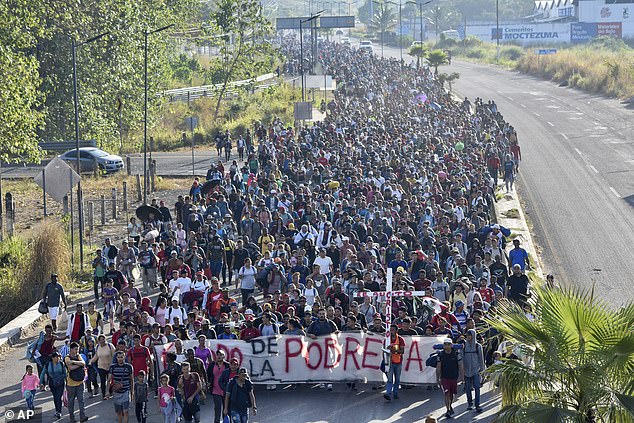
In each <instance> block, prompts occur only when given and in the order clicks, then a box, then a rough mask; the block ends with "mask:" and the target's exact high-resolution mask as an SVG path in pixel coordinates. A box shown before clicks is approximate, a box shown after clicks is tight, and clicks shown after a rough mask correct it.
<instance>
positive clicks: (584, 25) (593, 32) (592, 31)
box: [570, 22, 597, 43]
mask: <svg viewBox="0 0 634 423" xmlns="http://www.w3.org/2000/svg"><path fill="white" fill-rule="evenodd" d="M596 36H597V24H595V23H589V22H576V23H571V24H570V41H571V42H573V43H585V42H587V41H590V40H591V39H593V38H594V37H596Z"/></svg>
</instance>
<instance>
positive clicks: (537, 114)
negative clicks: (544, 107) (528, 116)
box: [533, 112, 541, 116]
mask: <svg viewBox="0 0 634 423" xmlns="http://www.w3.org/2000/svg"><path fill="white" fill-rule="evenodd" d="M533 114H534V115H535V116H541V115H540V114H539V113H537V112H533Z"/></svg>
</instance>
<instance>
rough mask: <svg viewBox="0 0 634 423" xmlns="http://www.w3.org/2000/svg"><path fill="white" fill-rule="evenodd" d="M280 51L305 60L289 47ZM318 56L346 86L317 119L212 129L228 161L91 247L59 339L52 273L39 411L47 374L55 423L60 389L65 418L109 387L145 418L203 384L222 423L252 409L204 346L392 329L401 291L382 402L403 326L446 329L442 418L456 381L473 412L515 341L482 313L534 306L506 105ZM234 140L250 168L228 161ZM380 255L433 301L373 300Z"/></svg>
mask: <svg viewBox="0 0 634 423" xmlns="http://www.w3.org/2000/svg"><path fill="white" fill-rule="evenodd" d="M284 45H285V49H286V53H287V57H289V62H290V63H294V62H296V60H295V59H293V58H294V57H296V56H297V53H296V51H297V48H296V42H293V41H291V40H289V41H288V42H287V43H284ZM319 60H320V61H321V62H322V64H323V65H324V67H325V68H326V69H327V71H328V73H329V74H332V75H333V76H334V78H335V79H336V80H337V81H338V84H337V90H336V92H335V95H334V98H333V99H331V100H330V101H329V102H327V103H325V104H324V106H325V109H326V111H327V116H326V118H325V119H324V120H323V121H322V122H315V123H314V124H312V126H297V127H295V128H293V127H292V126H289V125H285V124H284V123H283V122H281V121H280V120H278V119H276V120H275V121H274V122H272V124H271V125H269V126H268V127H267V126H264V125H262V124H257V125H256V126H255V127H254V128H252V131H247V132H246V133H244V134H230V133H227V134H222V135H219V137H218V142H217V143H216V147H217V148H218V161H217V162H215V161H214V162H215V163H213V164H212V165H211V168H210V170H209V172H208V173H207V175H206V176H205V177H204V178H203V177H202V176H201V178H200V179H199V178H196V179H195V181H193V183H192V186H191V189H190V191H189V193H183V195H181V196H179V197H178V198H177V199H175V201H174V204H170V206H172V207H168V206H166V205H165V204H164V203H163V201H161V202H156V200H154V201H152V204H151V205H148V206H143V207H141V208H140V209H139V210H138V216H139V218H138V220H137V218H132V219H131V220H130V222H129V225H128V228H127V236H125V239H123V241H122V242H111V240H110V239H106V240H105V243H104V245H103V247H102V248H100V249H98V250H97V251H96V256H95V258H94V260H93V262H92V265H93V268H94V296H95V299H94V301H91V302H90V303H88V304H87V305H86V306H85V307H83V306H82V305H81V304H77V305H76V309H75V310H74V312H73V313H69V315H68V326H67V330H66V333H65V335H60V333H59V332H58V328H57V321H56V320H57V315H58V313H59V312H60V308H61V307H62V306H65V305H66V298H65V297H64V292H63V289H62V287H61V285H60V284H59V283H58V281H57V277H56V276H53V277H52V280H51V282H50V283H49V284H48V285H47V286H46V288H45V291H44V295H43V299H44V301H45V302H46V304H47V306H48V312H49V314H50V318H51V320H52V322H51V324H50V325H48V326H47V327H46V330H45V331H43V332H42V333H41V334H40V336H39V338H38V339H37V340H36V341H35V342H34V343H33V344H32V345H31V346H30V350H29V351H30V357H31V359H32V361H33V362H35V363H36V365H37V368H36V369H34V368H33V367H31V368H30V369H29V370H27V374H26V375H25V376H24V378H23V381H22V390H23V393H24V395H25V398H26V399H27V403H28V405H29V406H30V407H32V406H33V404H34V402H33V401H34V398H35V395H36V393H37V390H38V388H40V387H42V388H43V386H48V387H49V389H50V391H51V393H52V396H53V399H54V402H55V410H56V417H58V418H60V417H61V413H62V405H63V403H64V402H66V404H67V407H68V411H69V414H70V421H71V422H73V421H75V402H76V401H77V402H78V408H79V419H80V421H81V422H84V421H86V420H87V417H86V413H85V403H84V390H87V391H88V394H89V395H90V396H94V395H98V394H99V393H100V394H101V396H102V399H103V400H112V402H113V404H114V408H115V410H116V412H117V415H118V419H119V422H127V421H128V410H129V408H130V405H131V404H134V405H135V412H136V418H137V421H139V422H145V421H146V419H147V417H146V416H147V403H148V399H149V398H151V397H154V398H155V399H156V401H157V402H158V405H159V406H160V408H161V410H162V413H163V415H164V418H165V422H175V421H177V420H178V419H180V418H182V419H184V421H186V422H191V421H196V422H198V421H199V420H200V407H201V405H203V402H204V401H205V399H206V398H208V397H211V399H212V400H213V401H212V402H213V404H214V412H215V417H214V421H215V422H219V421H220V420H221V418H222V417H223V416H229V417H230V418H231V419H232V421H234V422H246V421H247V419H248V416H249V413H255V412H256V410H257V406H256V399H255V396H254V394H253V385H252V382H251V380H250V379H249V377H248V374H247V373H248V372H247V370H246V369H245V368H244V367H240V366H241V364H242V363H239V362H238V360H235V359H231V360H230V361H229V362H227V361H226V360H225V357H224V355H223V353H222V351H210V350H209V348H207V346H206V341H207V340H209V339H239V340H250V339H253V338H256V337H259V336H271V335H277V334H285V335H305V336H308V337H318V336H324V335H328V334H331V333H335V332H337V331H354V330H356V331H369V332H373V333H378V334H385V333H386V327H385V322H386V315H385V310H386V302H387V301H391V310H392V311H393V312H394V314H393V316H391V318H390V319H389V321H391V322H392V327H391V328H387V329H390V348H389V351H390V359H389V366H388V367H387V368H386V373H387V377H388V381H387V384H386V386H385V393H384V396H385V398H386V400H388V401H393V400H396V399H398V393H399V382H400V381H399V378H400V370H401V369H400V364H401V359H402V354H403V350H402V346H403V338H404V337H408V336H414V335H420V336H438V335H442V336H444V337H446V339H445V342H444V348H443V350H441V351H440V353H439V354H438V359H437V363H434V365H435V366H436V371H437V376H438V383H439V386H441V388H442V389H443V392H444V393H445V403H446V408H447V410H446V416H447V417H451V415H452V414H453V413H454V410H453V405H452V404H453V400H454V397H453V396H454V395H455V394H457V392H458V391H457V383H458V382H459V381H461V380H463V379H464V382H465V391H466V392H467V399H468V405H469V407H470V408H471V407H474V408H475V409H476V410H477V411H478V412H479V411H482V409H481V404H480V385H481V375H482V372H483V371H484V369H485V367H486V366H488V365H490V364H492V363H493V362H494V361H495V360H499V359H500V358H501V357H511V356H512V355H513V350H512V348H511V349H506V348H502V346H501V345H500V344H501V341H502V340H501V339H500V336H499V335H498V334H497V333H496V332H495V330H493V329H492V328H490V327H489V326H488V324H487V322H486V318H493V316H494V315H495V309H496V305H497V304H498V303H499V302H500V301H506V300H510V301H515V302H517V303H520V304H522V306H523V307H525V308H526V313H527V314H530V305H529V304H528V303H527V302H526V300H527V298H528V296H530V292H529V285H530V284H529V279H528V278H527V276H526V271H527V270H528V269H529V268H530V260H529V259H528V255H527V253H526V251H525V250H524V249H523V248H522V247H521V245H520V242H519V241H518V240H517V239H515V240H513V246H512V247H511V246H510V245H508V243H507V240H509V237H508V231H507V230H506V228H503V227H500V226H499V225H497V224H495V223H494V222H493V219H494V203H495V201H496V197H495V191H496V188H497V186H498V177H499V176H501V177H503V179H504V182H505V183H506V189H507V190H509V189H512V184H513V180H514V176H515V174H516V172H517V171H518V169H519V159H520V149H519V145H518V139H517V134H516V132H515V130H514V129H513V127H512V126H511V125H509V124H508V123H507V122H506V121H505V120H504V119H503V117H502V115H501V114H500V112H499V111H498V110H497V107H496V105H495V103H493V102H491V101H489V102H485V101H484V100H482V99H475V101H473V102H470V101H469V100H468V99H466V98H465V99H464V101H455V100H454V99H453V98H452V97H451V95H450V94H449V93H448V92H447V91H446V90H445V89H444V87H443V86H442V84H441V83H439V82H438V79H436V78H435V76H434V75H433V74H432V72H431V71H430V70H429V69H428V68H426V67H420V68H417V67H416V66H415V65H414V64H412V65H407V64H405V63H402V62H400V61H397V60H392V59H380V58H377V57H376V56H373V55H371V54H368V53H365V52H363V51H359V50H355V49H352V48H350V47H348V46H344V45H341V44H335V43H324V44H323V45H321V47H320V56H319ZM235 147H237V148H238V149H239V150H240V154H241V156H242V154H244V157H245V160H244V162H240V163H238V162H237V161H233V163H231V164H230V163H229V162H224V163H223V162H222V161H221V160H222V158H223V154H222V153H223V151H222V150H223V149H224V150H225V151H224V152H225V153H227V155H226V157H229V154H230V153H231V150H232V148H235ZM226 150H228V152H227V151H226ZM245 153H246V154H245ZM387 269H391V270H392V274H393V289H394V290H401V291H406V290H409V291H424V292H425V295H426V296H427V297H430V298H434V299H436V300H438V301H439V302H440V303H441V304H442V306H441V307H440V312H438V313H436V312H435V311H434V310H432V309H430V308H429V307H426V306H425V303H424V302H423V299H422V298H421V297H414V296H401V297H397V296H394V297H391V298H389V297H386V296H368V295H362V293H363V292H374V291H382V290H385V289H386V283H387V276H386V275H387V273H388V272H387ZM137 285H138V286H137ZM386 298H389V299H386ZM183 340H198V341H199V345H198V347H196V348H193V349H187V350H186V351H183V354H178V355H177V354H174V353H168V354H167V356H166V357H165V363H163V364H164V366H163V367H161V368H164V369H165V370H164V371H163V372H159V370H158V369H159V366H157V365H156V364H157V363H156V362H157V360H162V357H157V356H156V355H155V354H154V348H153V347H154V346H157V345H164V344H167V343H171V342H175V343H179V342H181V341H183ZM457 346H460V347H457ZM348 387H349V388H350V389H356V386H355V384H352V383H350V384H348ZM267 388H268V389H275V385H268V386H267ZM324 388H326V389H332V385H325V386H324ZM472 391H475V396H474V397H473V398H472Z"/></svg>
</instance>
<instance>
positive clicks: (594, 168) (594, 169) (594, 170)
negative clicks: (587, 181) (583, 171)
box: [588, 164, 599, 173]
mask: <svg viewBox="0 0 634 423" xmlns="http://www.w3.org/2000/svg"><path fill="white" fill-rule="evenodd" d="M588 167H589V168H590V169H592V171H593V172H594V173H599V171H598V170H597V168H596V167H594V166H592V165H591V164H589V165H588Z"/></svg>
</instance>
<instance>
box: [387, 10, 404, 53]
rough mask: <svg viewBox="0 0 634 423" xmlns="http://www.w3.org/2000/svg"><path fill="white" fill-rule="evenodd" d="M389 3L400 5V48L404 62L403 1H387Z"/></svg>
mask: <svg viewBox="0 0 634 423" xmlns="http://www.w3.org/2000/svg"><path fill="white" fill-rule="evenodd" d="M386 3H388V4H393V5H394V6H398V48H399V50H400V53H401V63H402V62H403V10H402V9H403V3H402V2H401V0H399V2H398V3H395V2H393V1H386Z"/></svg>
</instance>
